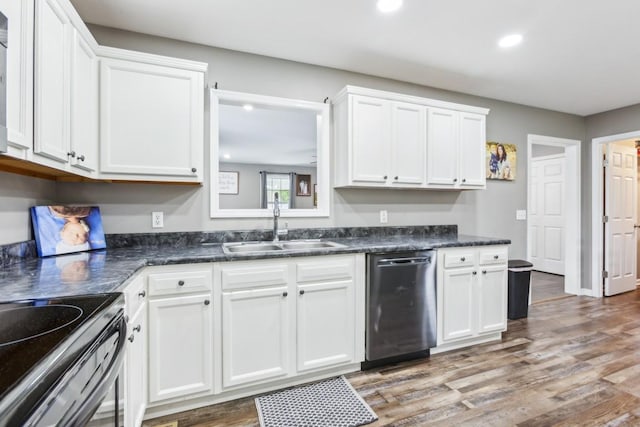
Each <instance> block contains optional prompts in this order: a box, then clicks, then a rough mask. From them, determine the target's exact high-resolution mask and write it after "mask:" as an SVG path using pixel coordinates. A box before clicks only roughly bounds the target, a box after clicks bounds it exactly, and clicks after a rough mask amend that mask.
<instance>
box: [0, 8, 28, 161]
mask: <svg viewBox="0 0 640 427" xmlns="http://www.w3.org/2000/svg"><path fill="white" fill-rule="evenodd" d="M33 7H34V4H33V2H32V1H15V0H0V10H2V12H3V13H4V14H5V16H7V18H8V20H9V23H10V24H9V36H8V40H9V47H8V49H7V128H8V142H9V147H8V154H9V155H10V156H13V157H18V158H22V159H26V158H27V155H28V154H29V153H30V151H31V149H32V148H33V13H34V10H33Z"/></svg>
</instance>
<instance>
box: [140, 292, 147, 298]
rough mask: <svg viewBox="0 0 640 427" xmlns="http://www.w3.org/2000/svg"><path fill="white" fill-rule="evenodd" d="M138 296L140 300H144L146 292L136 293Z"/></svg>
mask: <svg viewBox="0 0 640 427" xmlns="http://www.w3.org/2000/svg"><path fill="white" fill-rule="evenodd" d="M138 296H139V297H140V298H144V297H146V296H147V292H146V291H142V292H138Z"/></svg>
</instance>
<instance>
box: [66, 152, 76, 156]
mask: <svg viewBox="0 0 640 427" xmlns="http://www.w3.org/2000/svg"><path fill="white" fill-rule="evenodd" d="M67 156H69V157H76V152H75V151H69V152H68V153H67Z"/></svg>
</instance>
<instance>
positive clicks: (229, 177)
mask: <svg viewBox="0 0 640 427" xmlns="http://www.w3.org/2000/svg"><path fill="white" fill-rule="evenodd" d="M239 181H240V172H223V171H220V172H218V194H238V192H239V190H238V182H239Z"/></svg>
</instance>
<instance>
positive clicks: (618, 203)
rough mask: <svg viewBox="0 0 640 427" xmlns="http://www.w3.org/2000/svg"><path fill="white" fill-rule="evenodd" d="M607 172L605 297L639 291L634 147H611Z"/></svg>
mask: <svg viewBox="0 0 640 427" xmlns="http://www.w3.org/2000/svg"><path fill="white" fill-rule="evenodd" d="M607 162H608V166H607V167H606V168H605V216H606V217H607V219H606V221H605V227H604V228H605V245H604V246H605V250H604V256H605V259H604V265H605V271H606V274H605V275H604V294H605V295H606V296H610V295H616V294H619V293H622V292H627V291H631V290H633V289H635V287H636V239H635V228H634V225H635V222H636V200H637V197H638V195H637V181H636V180H637V174H638V171H637V163H636V162H637V160H636V150H635V148H634V147H633V146H625V145H622V144H616V143H610V144H608V145H607Z"/></svg>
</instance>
